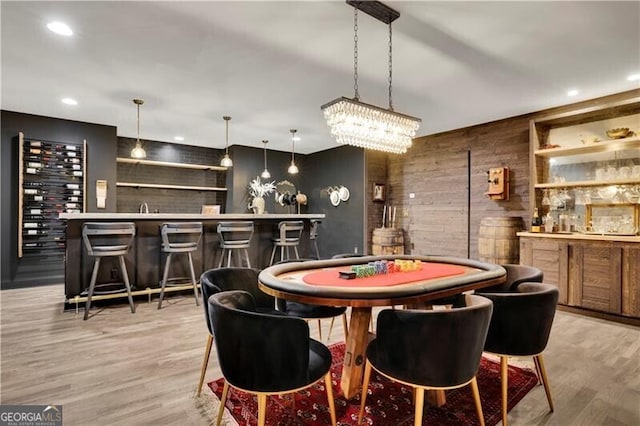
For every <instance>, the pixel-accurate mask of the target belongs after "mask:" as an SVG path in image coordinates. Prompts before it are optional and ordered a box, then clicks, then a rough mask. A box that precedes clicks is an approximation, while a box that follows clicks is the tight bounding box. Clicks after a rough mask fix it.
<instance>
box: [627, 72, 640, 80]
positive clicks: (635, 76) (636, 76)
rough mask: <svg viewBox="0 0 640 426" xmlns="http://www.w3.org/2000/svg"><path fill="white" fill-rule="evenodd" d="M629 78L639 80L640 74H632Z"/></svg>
mask: <svg viewBox="0 0 640 426" xmlns="http://www.w3.org/2000/svg"><path fill="white" fill-rule="evenodd" d="M627 80H629V81H638V80H640V74H631V75H630V76H629V77H627Z"/></svg>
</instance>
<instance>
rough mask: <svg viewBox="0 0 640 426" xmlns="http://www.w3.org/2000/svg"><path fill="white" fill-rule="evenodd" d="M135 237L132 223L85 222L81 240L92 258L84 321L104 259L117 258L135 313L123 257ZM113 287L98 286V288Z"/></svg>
mask: <svg viewBox="0 0 640 426" xmlns="http://www.w3.org/2000/svg"><path fill="white" fill-rule="evenodd" d="M135 235H136V225H135V224H134V223H133V222H86V223H84V224H83V225H82V240H83V241H84V246H85V248H86V249H87V253H88V254H89V256H92V257H94V262H93V271H92V272H91V282H90V284H89V290H88V292H87V303H86V305H85V307H84V320H85V321H86V320H87V319H88V318H89V309H91V298H92V297H93V293H94V291H95V288H96V280H97V278H98V270H99V269H100V261H101V260H102V258H104V257H117V258H118V260H119V262H120V273H121V275H122V280H123V281H124V286H125V289H126V291H127V297H128V298H129V306H130V307H131V313H135V312H136V307H135V305H134V304H133V297H132V296H131V286H130V285H129V275H128V274H127V267H126V265H125V263H124V256H125V255H126V254H127V253H129V250H130V249H131V244H132V243H133V237H134V236H135ZM106 285H111V286H112V285H113V283H109V284H99V285H98V287H101V286H106ZM121 291H122V290H115V291H105V292H101V293H103V294H105V293H116V292H121Z"/></svg>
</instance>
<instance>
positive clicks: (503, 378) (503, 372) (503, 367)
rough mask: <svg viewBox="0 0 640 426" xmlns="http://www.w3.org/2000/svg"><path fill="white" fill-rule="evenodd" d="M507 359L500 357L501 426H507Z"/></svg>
mask: <svg viewBox="0 0 640 426" xmlns="http://www.w3.org/2000/svg"><path fill="white" fill-rule="evenodd" d="M508 371H509V357H506V356H501V357H500V383H501V384H502V426H507V399H508V396H507V389H508V388H509V377H508Z"/></svg>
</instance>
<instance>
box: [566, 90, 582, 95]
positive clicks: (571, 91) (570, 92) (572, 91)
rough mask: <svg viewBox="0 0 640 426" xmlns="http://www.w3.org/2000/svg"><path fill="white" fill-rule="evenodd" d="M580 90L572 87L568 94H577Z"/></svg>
mask: <svg viewBox="0 0 640 426" xmlns="http://www.w3.org/2000/svg"><path fill="white" fill-rule="evenodd" d="M578 93H579V92H578V90H576V89H571V90H569V91H568V92H567V96H575V95H577V94H578Z"/></svg>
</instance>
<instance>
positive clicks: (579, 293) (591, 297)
mask: <svg viewBox="0 0 640 426" xmlns="http://www.w3.org/2000/svg"><path fill="white" fill-rule="evenodd" d="M621 264H622V248H621V247H616V246H613V245H611V244H606V243H605V244H598V243H590V244H584V243H580V244H571V262H570V269H569V275H570V276H571V292H572V296H573V297H572V299H573V302H574V304H575V305H577V306H581V307H584V308H588V309H595V310H599V311H604V312H610V313H616V314H620V313H622V308H621V303H622V301H621V295H622V292H621V278H622V277H621Z"/></svg>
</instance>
